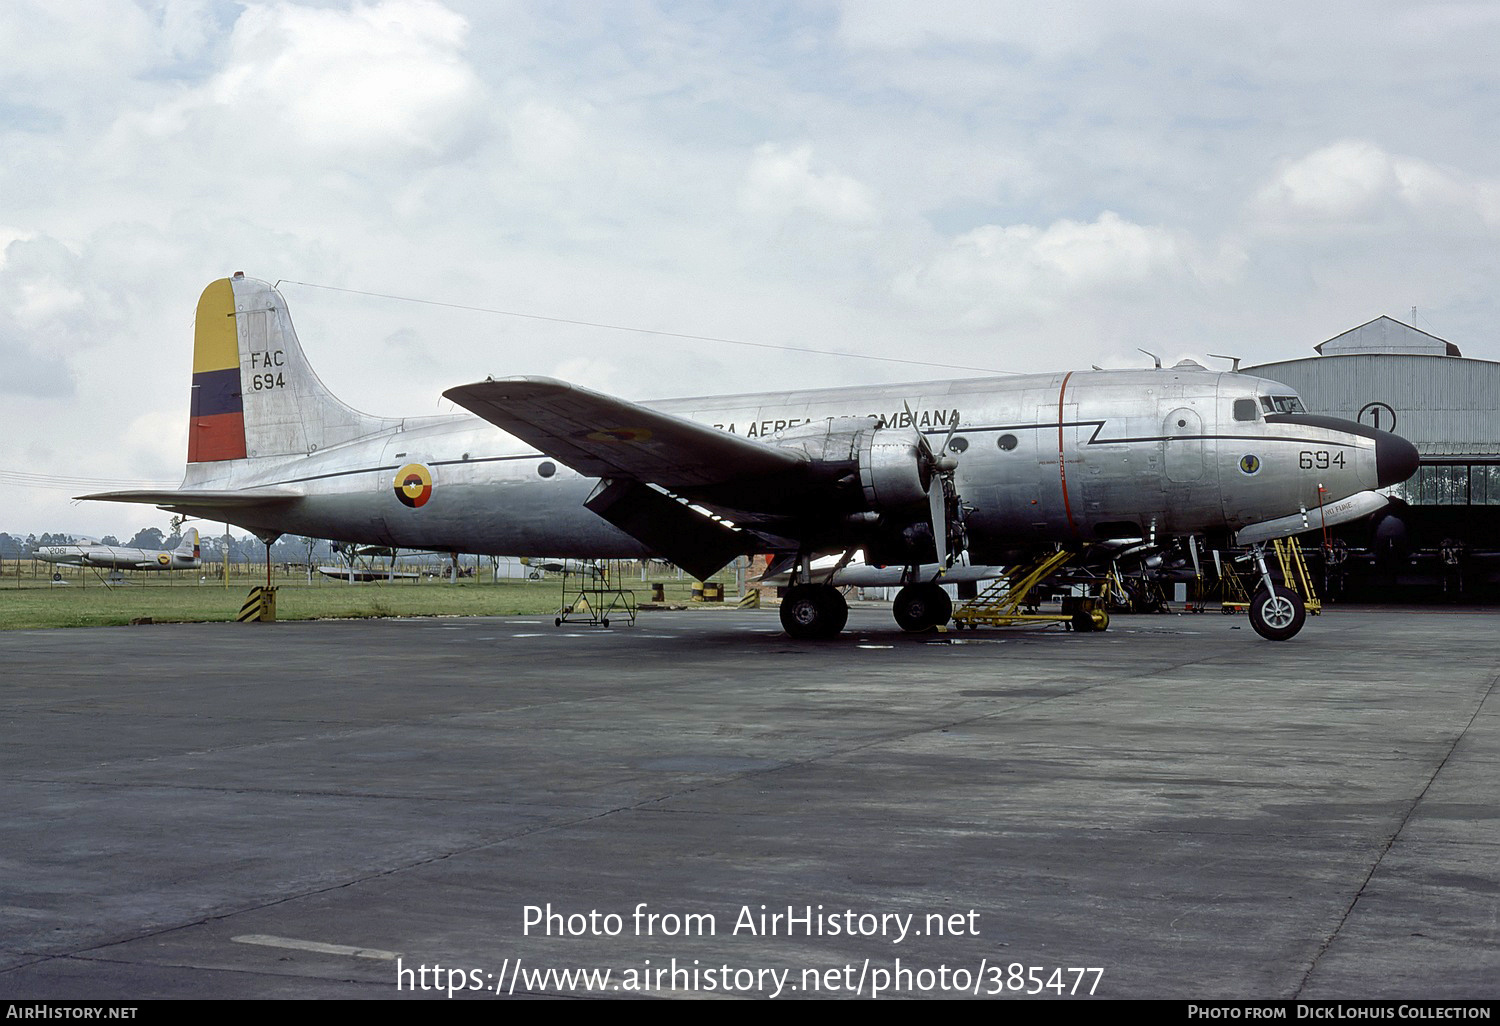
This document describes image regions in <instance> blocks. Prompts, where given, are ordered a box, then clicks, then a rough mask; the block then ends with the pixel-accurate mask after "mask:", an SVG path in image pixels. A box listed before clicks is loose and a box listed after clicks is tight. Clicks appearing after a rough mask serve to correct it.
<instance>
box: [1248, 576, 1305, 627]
mask: <svg viewBox="0 0 1500 1026" xmlns="http://www.w3.org/2000/svg"><path fill="white" fill-rule="evenodd" d="M1306 622H1307V607H1306V606H1305V605H1304V604H1303V602H1302V596H1301V595H1298V594H1297V593H1296V592H1295V591H1292V590H1291V589H1290V588H1283V587H1282V586H1281V585H1279V584H1278V585H1275V586H1274V587H1272V589H1271V590H1270V591H1267V590H1266V589H1265V588H1262V589H1260V590H1259V591H1257V592H1256V593H1255V597H1254V598H1252V599H1251V600H1250V626H1252V627H1254V628H1255V633H1256V634H1259V635H1260V636H1261V637H1263V638H1265V639H1266V640H1268V641H1285V640H1287V639H1288V638H1291V637H1295V636H1296V634H1297V632H1298V631H1300V630H1301V629H1302V625H1303V624H1304V623H1306Z"/></svg>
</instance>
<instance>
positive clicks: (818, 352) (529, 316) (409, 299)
mask: <svg viewBox="0 0 1500 1026" xmlns="http://www.w3.org/2000/svg"><path fill="white" fill-rule="evenodd" d="M283 283H285V284H287V285H301V286H303V287H304V288H309V289H326V290H327V291H329V292H347V293H349V294H350V295H355V296H370V297H372V298H375V299H394V300H397V301H399V302H402V303H421V304H422V305H424V306H442V307H447V308H448V309H450V310H467V311H469V312H471V313H485V314H495V315H496V316H499V317H522V318H525V319H526V320H531V321H548V322H550V323H552V324H572V325H576V326H579V327H584V328H604V329H606V330H608V331H630V332H634V333H636V334H640V335H660V336H662V337H664V338H681V339H688V340H690V341H693V342H719V343H722V344H724V345H730V346H747V347H749V348H752V349H774V350H777V351H779V352H783V353H805V354H809V355H812V356H836V357H840V358H842V359H846V360H874V361H876V362H878V363H900V364H905V365H907V366H912V367H940V368H943V369H945V370H966V371H978V372H980V373H981V374H1014V373H1016V372H1015V371H1004V370H996V369H995V368H994V367H971V366H969V365H967V364H961V363H934V362H933V361H931V360H903V359H901V358H900V357H895V356H871V355H870V354H868V353H840V352H835V351H833V350H830V349H810V348H807V347H806V346H778V345H773V344H771V343H769V342H746V341H745V340H744V339H738V338H718V337H715V336H713V335H691V334H688V333H686V332H681V331H659V330H657V329H656V328H634V327H631V326H629V325H626V324H605V323H602V322H600V321H579V320H573V319H572V318H568V317H548V316H546V315H544V314H534V313H522V312H520V311H518V310H496V309H493V308H491V307H486V306H467V305H465V304H463V303H445V302H442V301H441V300H436V299H417V298H415V297H413V296H395V295H391V294H390V293H388V292H366V291H363V290H361V289H345V288H340V287H338V286H337V285H318V284H315V283H313V282H310V281H293V280H291V279H290V278H283V279H281V281H278V282H277V283H276V287H277V288H280V287H281V285H282V284H283Z"/></svg>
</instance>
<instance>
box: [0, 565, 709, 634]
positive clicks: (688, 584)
mask: <svg viewBox="0 0 1500 1026" xmlns="http://www.w3.org/2000/svg"><path fill="white" fill-rule="evenodd" d="M51 570H52V568H51V567H44V568H41V569H39V570H33V568H32V567H31V565H30V563H29V562H23V563H20V564H17V563H15V562H8V563H6V564H5V566H4V567H3V568H0V630H31V629H37V628H45V627H109V626H118V625H123V624H128V623H130V622H131V621H132V620H136V619H141V618H144V617H149V618H151V619H152V621H154V622H156V623H162V622H172V623H176V622H214V621H225V620H233V619H234V618H235V617H236V616H237V615H238V614H239V611H240V607H241V605H243V604H244V601H245V598H246V596H247V594H248V593H249V591H250V589H251V588H252V587H255V586H256V585H263V584H265V581H266V576H265V568H264V567H254V568H251V567H247V568H245V572H244V573H242V574H231V576H230V580H229V587H227V588H226V587H225V586H224V582H223V581H222V580H206V581H205V580H201V579H200V575H199V574H197V573H188V572H185V573H183V574H182V575H180V576H179V575H176V574H168V573H162V574H155V573H153V574H134V575H131V576H130V577H129V579H128V580H127V581H126V582H125V583H121V584H114V585H110V584H109V583H107V581H106V580H105V578H103V577H102V576H99V575H96V574H93V573H92V572H83V571H77V572H71V573H70V572H68V571H63V578H64V581H66V582H67V583H63V584H55V583H53V582H52V580H51ZM271 583H272V584H273V585H275V586H276V588H277V593H276V618H277V619H278V620H317V619H329V618H349V617H370V616H513V615H518V614H520V615H538V614H541V615H547V616H552V615H554V614H555V613H556V612H557V610H558V608H559V607H560V606H561V605H562V604H563V602H564V592H563V580H562V578H561V577H560V576H556V575H553V576H549V577H547V578H545V579H543V580H539V581H524V580H499V581H491V580H488V579H481V580H473V579H470V580H461V581H459V582H458V583H450V582H447V581H439V580H423V581H395V582H377V583H370V584H352V585H351V584H348V583H345V582H342V581H334V580H330V579H328V578H320V577H315V578H314V581H313V583H311V584H309V583H308V580H307V575H306V573H305V572H292V573H286V572H282V571H277V570H273V573H272V580H271ZM568 583H569V585H570V588H569V594H568V600H569V601H571V600H572V599H573V598H574V597H576V595H577V589H578V578H576V577H570V578H569V581H568ZM620 583H621V586H622V587H625V588H629V589H632V590H634V592H635V598H636V601H637V602H646V601H649V600H650V598H651V585H652V583H660V584H662V585H663V588H664V591H665V600H666V601H667V602H670V603H686V602H688V601H689V599H690V597H691V588H692V581H691V580H689V579H687V578H683V579H680V580H679V579H676V578H674V577H664V578H660V577H659V578H656V579H655V580H654V581H644V582H643V581H641V580H639V577H638V575H637V576H634V577H622V578H621V581H620ZM733 587H734V586H733V583H732V581H730V582H727V583H726V587H725V589H724V590H725V592H726V595H727V596H728V601H729V602H730V603H732V602H733V601H734V598H733V595H732V592H733Z"/></svg>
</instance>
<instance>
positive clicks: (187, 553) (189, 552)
mask: <svg viewBox="0 0 1500 1026" xmlns="http://www.w3.org/2000/svg"><path fill="white" fill-rule="evenodd" d="M173 555H175V556H181V557H182V558H183V559H199V558H201V555H202V553H201V551H200V547H199V544H198V529H197V528H196V527H190V528H188V529H187V533H186V534H184V535H183V536H182V541H180V542H178V543H177V550H176V551H175V552H174V553H173Z"/></svg>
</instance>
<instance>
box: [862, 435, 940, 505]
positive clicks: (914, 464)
mask: <svg viewBox="0 0 1500 1026" xmlns="http://www.w3.org/2000/svg"><path fill="white" fill-rule="evenodd" d="M932 477H933V457H932V449H931V448H930V447H929V446H928V444H927V440H926V439H925V438H923V437H922V433H921V432H920V431H918V430H916V429H915V428H876V429H874V430H867V431H863V432H861V433H860V437H859V484H860V488H861V489H862V490H863V492H864V497H865V503H866V504H867V506H868V507H869V508H870V509H872V510H877V511H881V512H883V511H886V510H893V509H901V508H902V507H905V506H915V505H919V504H920V505H924V506H925V505H926V504H927V501H928V499H927V493H928V490H929V489H930V488H931V487H932Z"/></svg>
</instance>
